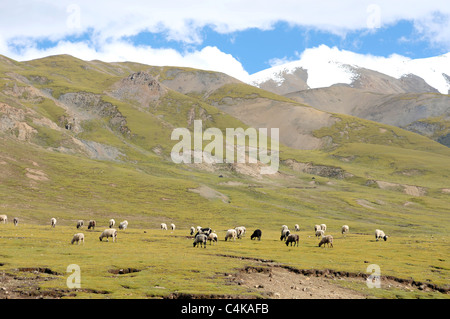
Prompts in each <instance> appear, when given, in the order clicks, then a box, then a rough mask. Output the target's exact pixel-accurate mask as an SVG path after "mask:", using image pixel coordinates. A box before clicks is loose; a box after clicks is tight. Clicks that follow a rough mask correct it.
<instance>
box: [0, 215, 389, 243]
mask: <svg viewBox="0 0 450 319" xmlns="http://www.w3.org/2000/svg"><path fill="white" fill-rule="evenodd" d="M7 221H8V216H6V215H0V223H4V224H5V223H7ZM13 222H14V225H15V226H17V225H18V224H19V219H18V218H17V217H15V218H14V219H13ZM115 224H116V221H115V220H114V219H110V220H109V228H107V229H105V230H104V231H103V232H102V233H101V235H100V236H99V240H100V241H102V240H103V238H106V241H109V238H110V237H111V238H112V239H113V242H115V241H116V240H117V230H116V229H115V228H113V227H114V225H115ZM50 225H51V227H55V226H56V218H52V219H51V220H50ZM96 225H97V223H96V221H95V220H90V221H89V223H88V229H91V228H92V229H95V226H96ZM76 226H77V229H80V228H82V227H83V226H84V221H83V220H78V221H77V224H76ZM127 227H128V221H126V220H124V221H123V222H121V223H120V224H119V229H120V230H125V229H127ZM170 228H171V229H172V230H175V224H173V223H172V224H170ZM161 229H162V230H167V229H168V228H167V224H166V223H161ZM294 229H295V231H299V230H300V227H299V225H298V224H295V225H294ZM326 230H327V225H325V224H320V225H315V226H314V231H315V236H316V237H318V238H321V240H320V242H319V247H321V246H322V245H323V246H324V247H325V245H327V246H328V247H333V236H331V235H325V231H326ZM349 230H350V228H349V227H348V225H343V226H342V228H341V233H342V235H343V236H345V235H346V234H347V233H348V232H349ZM196 231H197V232H196ZM246 231H247V230H246V228H245V227H244V226H238V227H235V228H231V229H228V230H227V232H226V235H225V241H227V240H236V238H238V239H241V238H242V237H243V236H244V235H245V233H246ZM195 232H196V234H195V236H194V242H193V246H194V247H204V248H206V243H207V242H208V241H209V242H210V245H211V244H212V243H216V242H217V241H218V236H217V234H216V233H215V232H213V231H212V229H211V228H209V227H207V228H202V227H201V226H197V228H194V227H191V229H190V235H194V233H195ZM261 236H262V231H261V230H260V229H256V230H255V231H254V232H253V234H252V235H251V236H250V239H252V240H253V239H256V238H257V239H258V240H261ZM387 238H388V236H386V234H385V233H384V232H383V231H382V230H380V229H376V230H375V239H376V241H378V240H379V239H383V240H384V241H386V240H387ZM280 240H284V241H285V243H286V246H289V245H291V246H292V245H294V246H297V247H298V242H299V236H298V235H297V234H294V233H291V231H290V230H289V228H288V226H287V225H283V226H281V237H280ZM74 243H77V244H80V243H84V234H83V233H76V234H74V235H73V237H72V241H71V244H74Z"/></svg>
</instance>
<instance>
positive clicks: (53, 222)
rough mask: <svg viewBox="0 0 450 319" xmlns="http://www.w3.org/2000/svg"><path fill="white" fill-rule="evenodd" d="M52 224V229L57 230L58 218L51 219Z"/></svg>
mask: <svg viewBox="0 0 450 319" xmlns="http://www.w3.org/2000/svg"><path fill="white" fill-rule="evenodd" d="M50 224H51V225H52V227H53V228H55V226H56V218H54V217H53V218H52V219H50Z"/></svg>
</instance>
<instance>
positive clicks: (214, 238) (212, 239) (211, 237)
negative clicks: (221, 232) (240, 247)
mask: <svg viewBox="0 0 450 319" xmlns="http://www.w3.org/2000/svg"><path fill="white" fill-rule="evenodd" d="M208 240H209V244H210V245H211V243H212V242H215V243H217V240H218V238H217V234H216V233H211V234H209V235H208Z"/></svg>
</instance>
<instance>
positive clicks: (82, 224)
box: [77, 220, 84, 229]
mask: <svg viewBox="0 0 450 319" xmlns="http://www.w3.org/2000/svg"><path fill="white" fill-rule="evenodd" d="M83 226H84V221H82V220H79V221H77V229H79V228H81V227H83Z"/></svg>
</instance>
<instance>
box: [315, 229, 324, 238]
mask: <svg viewBox="0 0 450 319" xmlns="http://www.w3.org/2000/svg"><path fill="white" fill-rule="evenodd" d="M323 235H325V232H324V231H323V230H322V229H319V230H318V231H316V237H318V238H320V237H323Z"/></svg>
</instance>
